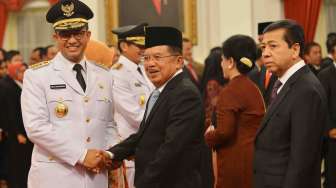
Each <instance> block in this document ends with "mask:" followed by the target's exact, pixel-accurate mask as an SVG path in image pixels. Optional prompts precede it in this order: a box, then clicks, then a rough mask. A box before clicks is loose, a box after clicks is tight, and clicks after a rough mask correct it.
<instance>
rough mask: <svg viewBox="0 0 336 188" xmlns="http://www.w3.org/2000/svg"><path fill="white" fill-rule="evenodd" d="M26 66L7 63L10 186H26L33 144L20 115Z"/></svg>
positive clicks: (17, 187) (22, 187) (20, 187)
mask: <svg viewBox="0 0 336 188" xmlns="http://www.w3.org/2000/svg"><path fill="white" fill-rule="evenodd" d="M26 69H27V66H26V65H25V64H23V63H11V64H8V76H7V77H6V78H7V81H6V82H5V83H4V88H5V90H6V91H5V101H6V103H5V107H4V108H5V109H7V110H6V112H7V114H6V119H5V121H6V122H7V130H8V163H9V164H8V185H9V187H10V188H25V187H27V178H28V171H29V168H30V160H31V153H32V149H33V144H32V143H31V142H30V141H29V140H28V138H27V134H26V132H25V129H24V126H23V121H22V115H21V99H20V97H21V91H22V89H21V88H22V80H23V75H24V72H25V70H26Z"/></svg>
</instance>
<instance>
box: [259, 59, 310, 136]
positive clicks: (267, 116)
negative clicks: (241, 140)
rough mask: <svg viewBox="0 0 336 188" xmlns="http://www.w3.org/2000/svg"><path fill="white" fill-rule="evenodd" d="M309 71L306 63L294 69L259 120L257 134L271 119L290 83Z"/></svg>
mask: <svg viewBox="0 0 336 188" xmlns="http://www.w3.org/2000/svg"><path fill="white" fill-rule="evenodd" d="M307 71H309V68H308V67H307V65H305V66H304V67H302V68H301V69H299V70H298V71H296V73H294V74H293V75H292V76H291V77H290V78H289V80H288V81H287V82H286V83H285V85H284V86H283V88H282V89H281V90H280V92H279V94H278V96H277V97H276V98H275V100H274V101H273V103H272V104H271V105H270V106H269V108H268V110H267V112H266V114H265V116H264V118H263V120H262V121H261V126H260V128H259V129H258V131H257V135H258V134H259V133H260V132H261V131H262V130H263V129H264V128H265V127H266V126H267V123H268V121H269V120H270V119H271V117H272V116H273V114H274V113H275V112H276V111H277V110H278V106H279V105H280V104H281V102H282V101H283V100H284V99H285V97H286V95H287V94H288V93H289V91H290V90H291V89H292V85H293V84H294V83H295V82H296V81H297V79H298V78H299V77H300V76H301V75H303V74H305V73H307Z"/></svg>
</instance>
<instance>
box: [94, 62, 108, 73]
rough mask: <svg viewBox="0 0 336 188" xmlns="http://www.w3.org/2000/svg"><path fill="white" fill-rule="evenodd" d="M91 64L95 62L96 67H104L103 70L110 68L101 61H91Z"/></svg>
mask: <svg viewBox="0 0 336 188" xmlns="http://www.w3.org/2000/svg"><path fill="white" fill-rule="evenodd" d="M93 64H95V65H97V66H98V67H100V68H103V69H105V70H107V71H109V70H110V68H109V67H108V66H107V65H105V64H103V63H97V62H93Z"/></svg>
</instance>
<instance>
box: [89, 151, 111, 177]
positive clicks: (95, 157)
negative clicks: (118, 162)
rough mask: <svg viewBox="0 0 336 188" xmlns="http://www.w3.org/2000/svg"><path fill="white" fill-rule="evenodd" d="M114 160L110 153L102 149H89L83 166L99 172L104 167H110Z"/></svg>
mask: <svg viewBox="0 0 336 188" xmlns="http://www.w3.org/2000/svg"><path fill="white" fill-rule="evenodd" d="M111 165H112V161H111V159H110V157H109V155H108V154H107V153H106V152H105V151H102V150H95V149H89V150H88V151H87V154H86V156H85V159H84V163H83V166H84V167H86V168H87V169H88V170H90V171H92V172H94V173H99V172H100V171H101V170H102V169H104V168H109V167H110V166H111Z"/></svg>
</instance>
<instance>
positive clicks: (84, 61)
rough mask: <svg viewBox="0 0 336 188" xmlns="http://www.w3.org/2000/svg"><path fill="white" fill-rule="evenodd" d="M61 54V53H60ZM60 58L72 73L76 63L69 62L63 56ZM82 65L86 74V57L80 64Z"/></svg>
mask: <svg viewBox="0 0 336 188" xmlns="http://www.w3.org/2000/svg"><path fill="white" fill-rule="evenodd" d="M60 54H61V53H60ZM60 58H61V59H62V61H63V62H64V64H65V66H66V68H67V69H68V70H70V71H73V67H74V66H75V64H76V63H74V62H71V61H69V60H68V59H67V58H65V57H64V56H63V55H62V54H61V55H60ZM79 64H80V65H82V67H83V71H84V72H85V73H86V70H87V66H86V57H85V56H84V57H83V58H82V60H81V61H80V62H79Z"/></svg>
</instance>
